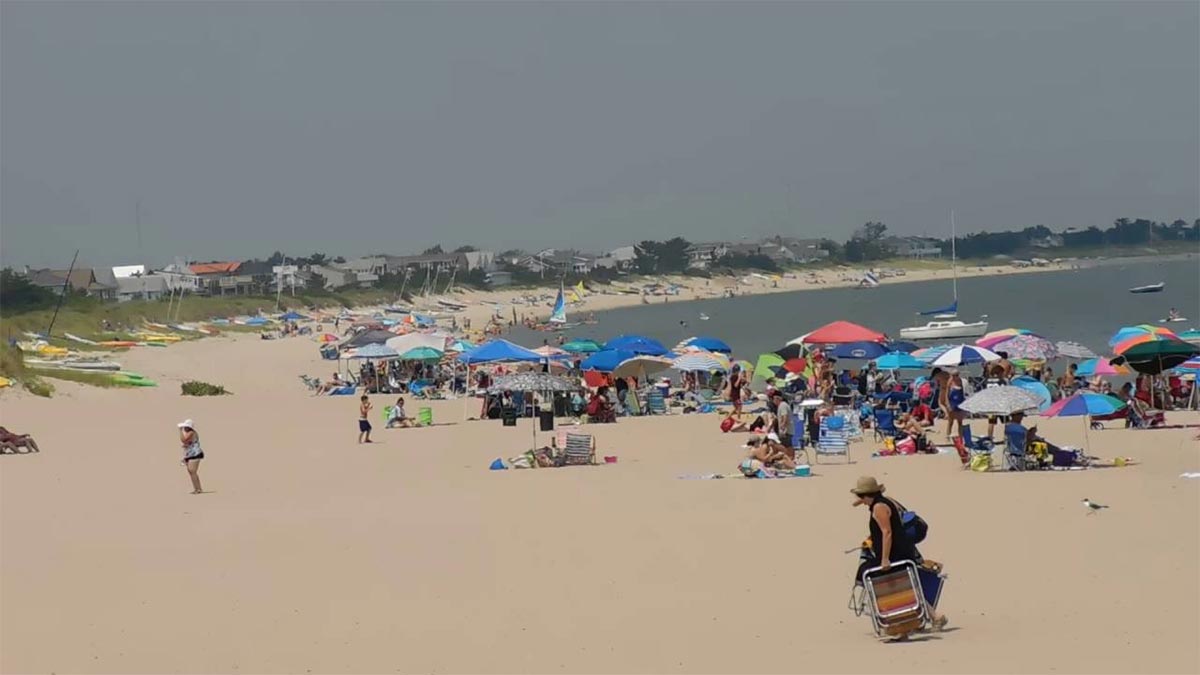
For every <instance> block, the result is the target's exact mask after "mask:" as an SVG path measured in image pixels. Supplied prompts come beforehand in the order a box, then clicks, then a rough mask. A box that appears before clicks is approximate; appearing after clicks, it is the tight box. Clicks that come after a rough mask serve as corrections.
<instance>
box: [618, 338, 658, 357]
mask: <svg viewBox="0 0 1200 675" xmlns="http://www.w3.org/2000/svg"><path fill="white" fill-rule="evenodd" d="M604 348H605V349H621V350H624V351H627V352H633V353H634V354H647V355H649V356H662V355H663V354H666V353H667V352H668V351H669V350H668V349H667V348H666V347H664V346H663V344H662V343H661V342H659V341H658V340H655V339H654V338H648V337H645V336H642V335H621V336H619V337H615V338H613V339H611V340H609V341H608V342H605V343H604Z"/></svg>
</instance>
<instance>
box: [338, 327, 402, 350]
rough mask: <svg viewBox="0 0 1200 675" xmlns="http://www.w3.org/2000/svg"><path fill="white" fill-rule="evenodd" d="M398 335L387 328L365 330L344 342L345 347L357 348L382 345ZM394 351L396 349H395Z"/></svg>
mask: <svg viewBox="0 0 1200 675" xmlns="http://www.w3.org/2000/svg"><path fill="white" fill-rule="evenodd" d="M394 337H396V334H395V333H393V332H391V331H386V330H365V331H363V332H361V333H359V334H358V335H355V336H354V337H352V338H350V339H349V340H347V341H346V342H345V343H343V344H342V346H343V347H348V348H357V347H365V346H367V345H381V344H385V343H387V341H388V340H390V339H392V338H394ZM393 351H394V349H393Z"/></svg>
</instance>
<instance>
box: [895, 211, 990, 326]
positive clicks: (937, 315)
mask: <svg viewBox="0 0 1200 675" xmlns="http://www.w3.org/2000/svg"><path fill="white" fill-rule="evenodd" d="M957 239H958V233H957V231H956V228H955V225H954V212H953V211H951V212H950V265H951V267H952V268H953V270H954V302H951V303H950V304H949V305H947V306H946V307H942V308H940V309H931V310H927V311H924V312H917V314H918V315H920V316H932V317H933V321H930V322H929V323H927V324H925V325H924V326H910V327H908V328H901V329H900V337H901V338H903V339H905V340H946V339H953V338H969V337H979V336H981V335H983V334H984V333H987V329H988V324H987V321H982V320H981V321H973V322H970V323H968V322H964V321H959V320H958V256H957V251H956V250H955V242H956V240H957ZM980 318H981V319H986V318H987V315H986V314H985V315H983V316H982V317H980Z"/></svg>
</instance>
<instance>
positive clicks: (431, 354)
mask: <svg viewBox="0 0 1200 675" xmlns="http://www.w3.org/2000/svg"><path fill="white" fill-rule="evenodd" d="M400 358H401V360H404V361H424V362H426V363H430V362H433V361H440V360H442V350H440V349H434V348H433V347H413V348H412V349H410V350H408V351H406V352H404V353H403V354H401V355H400Z"/></svg>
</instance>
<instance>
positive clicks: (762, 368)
mask: <svg viewBox="0 0 1200 675" xmlns="http://www.w3.org/2000/svg"><path fill="white" fill-rule="evenodd" d="M776 369H780V370H782V369H783V358H782V357H781V356H779V355H778V354H759V355H758V363H755V364H754V377H757V378H761V379H764V380H765V379H767V378H768V377H778V375H779V373H778V371H777V370H776Z"/></svg>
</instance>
